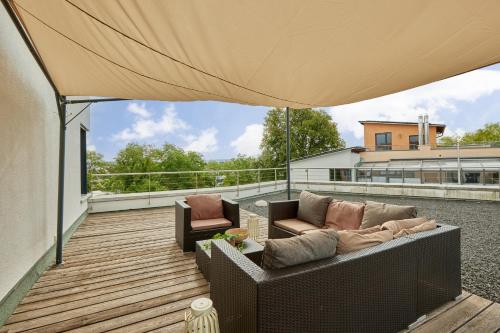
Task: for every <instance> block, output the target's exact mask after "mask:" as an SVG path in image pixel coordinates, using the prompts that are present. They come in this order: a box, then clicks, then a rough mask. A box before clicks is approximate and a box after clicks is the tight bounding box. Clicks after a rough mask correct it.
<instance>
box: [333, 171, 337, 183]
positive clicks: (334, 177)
mask: <svg viewBox="0 0 500 333" xmlns="http://www.w3.org/2000/svg"><path fill="white" fill-rule="evenodd" d="M333 181H334V182H336V181H337V170H336V169H335V168H333Z"/></svg>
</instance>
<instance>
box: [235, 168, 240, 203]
mask: <svg viewBox="0 0 500 333" xmlns="http://www.w3.org/2000/svg"><path fill="white" fill-rule="evenodd" d="M236 196H237V197H239V196H240V171H236Z"/></svg>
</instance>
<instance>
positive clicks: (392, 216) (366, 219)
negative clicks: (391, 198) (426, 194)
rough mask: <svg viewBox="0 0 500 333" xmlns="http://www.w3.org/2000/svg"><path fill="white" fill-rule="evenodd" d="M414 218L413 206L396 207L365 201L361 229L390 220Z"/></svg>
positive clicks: (415, 211) (415, 213) (415, 212)
mask: <svg viewBox="0 0 500 333" xmlns="http://www.w3.org/2000/svg"><path fill="white" fill-rule="evenodd" d="M414 217H417V208H416V207H415V206H398V205H389V204H386V203H382V202H375V201H367V202H366V206H365V211H364V214H363V221H362V222H361V229H366V228H369V227H373V226H375V225H380V224H382V223H384V222H387V221H391V220H403V219H411V218H414Z"/></svg>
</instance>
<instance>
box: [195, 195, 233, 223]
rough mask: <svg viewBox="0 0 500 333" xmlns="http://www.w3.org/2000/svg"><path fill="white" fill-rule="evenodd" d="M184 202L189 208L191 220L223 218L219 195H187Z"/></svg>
mask: <svg viewBox="0 0 500 333" xmlns="http://www.w3.org/2000/svg"><path fill="white" fill-rule="evenodd" d="M186 201H187V204H188V205H189V206H190V207H191V220H208V219H219V218H222V217H224V209H223V207H222V198H221V195H220V194H196V195H188V196H187V197H186Z"/></svg>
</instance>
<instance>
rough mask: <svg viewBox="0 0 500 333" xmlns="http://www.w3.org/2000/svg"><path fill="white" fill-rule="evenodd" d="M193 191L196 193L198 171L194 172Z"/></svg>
mask: <svg viewBox="0 0 500 333" xmlns="http://www.w3.org/2000/svg"><path fill="white" fill-rule="evenodd" d="M194 191H195V193H198V172H195V173H194Z"/></svg>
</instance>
